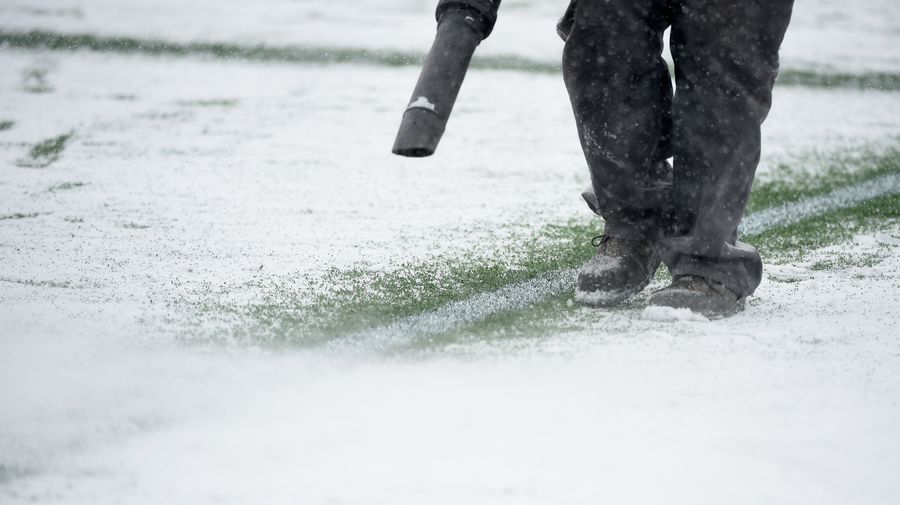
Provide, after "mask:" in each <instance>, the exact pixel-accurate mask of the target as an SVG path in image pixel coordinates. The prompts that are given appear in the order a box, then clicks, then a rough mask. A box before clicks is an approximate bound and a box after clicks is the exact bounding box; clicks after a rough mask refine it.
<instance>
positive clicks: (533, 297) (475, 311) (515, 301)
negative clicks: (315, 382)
mask: <svg viewBox="0 0 900 505" xmlns="http://www.w3.org/2000/svg"><path fill="white" fill-rule="evenodd" d="M895 193H900V174H889V175H885V176H882V177H878V178H876V179H872V180H869V181H865V182H862V183H859V184H856V185H853V186H849V187H844V188H840V189H836V190H834V191H832V192H831V193H828V194H824V195H820V196H815V197H812V198H809V199H806V200H802V201H799V202H792V203H788V204H784V205H781V206H778V207H775V208H772V209H766V210H763V211H760V212H756V213H753V214H751V215H749V216H747V218H746V219H745V220H744V223H743V224H742V226H741V230H742V233H744V234H746V235H755V234H759V233H763V232H766V231H768V230H771V229H773V228H777V227H780V226H785V225H789V224H793V223H797V222H800V221H803V220H805V219H809V218H812V217H815V216H819V215H822V214H825V213H827V212H831V211H834V210H838V209H842V208H846V207H850V206H853V205H856V204H858V203H862V202H864V201H866V200H870V199H873V198H878V197H881V196H887V195H891V194H895ZM576 273H577V269H575V268H570V269H564V270H556V271H553V272H547V273H545V274H543V275H540V276H539V277H536V278H534V279H530V280H527V281H523V282H518V283H514V284H510V285H508V286H503V287H501V288H500V289H497V290H496V291H491V292H487V293H480V294H477V295H475V296H471V297H469V298H466V299H465V300H460V301H457V302H452V303H448V304H446V305H443V306H441V307H438V308H437V309H434V310H431V311H428V312H425V313H423V314H418V315H415V316H409V317H405V318H402V319H400V320H398V321H396V322H393V323H391V324H387V325H384V326H379V327H375V328H371V329H369V330H364V331H360V332H357V333H353V334H350V335H347V336H345V337H343V338H338V339H335V340H332V341H330V342H329V343H328V344H327V346H326V347H327V348H328V349H333V350H335V351H338V350H339V351H342V352H347V351H350V352H372V351H375V352H378V351H386V350H390V349H392V348H393V349H395V348H402V347H404V346H406V345H409V344H410V343H412V342H413V341H414V340H415V339H417V338H421V337H423V336H426V337H427V336H431V335H439V334H442V333H445V332H448V331H453V330H458V329H460V328H463V327H465V326H467V325H469V324H472V323H476V322H479V321H483V320H485V319H487V318H489V317H491V316H494V315H497V314H501V313H504V312H509V311H513V310H518V309H523V308H525V307H528V306H529V305H532V304H534V303H537V302H540V301H543V300H546V299H548V298H550V297H553V296H558V295H560V294H563V293H565V292H567V291H569V290H571V289H572V286H573V285H574V283H575V277H576Z"/></svg>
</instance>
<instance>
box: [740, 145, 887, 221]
mask: <svg viewBox="0 0 900 505" xmlns="http://www.w3.org/2000/svg"><path fill="white" fill-rule="evenodd" d="M894 141H895V143H896V144H897V145H900V138H895V139H894ZM823 159H825V160H827V161H826V164H825V166H824V167H822V160H823ZM806 162H808V164H809V165H810V166H814V167H821V168H817V169H816V172H815V174H812V173H810V171H809V170H805V169H803V168H801V167H798V166H797V165H802V164H804V163H806ZM792 163H793V164H792V165H788V164H780V165H778V166H777V167H775V168H774V169H773V170H772V172H771V176H770V178H769V180H767V181H765V182H759V181H757V182H756V183H754V185H753V192H752V193H751V195H750V201H749V202H748V203H747V211H746V212H747V213H748V214H752V213H753V212H757V211H760V210H762V209H765V208H769V207H774V206H776V205H781V204H784V203H787V202H796V201H799V200H802V199H804V198H810V197H813V196H817V195H822V194H825V193H829V192H831V191H834V190H835V189H837V188H840V187H844V186H849V185H852V184H856V183H859V182H863V181H867V180H871V179H875V178H877V177H880V176H883V175H887V174H891V173H900V148H898V147H895V146H889V147H886V148H881V149H875V148H872V147H863V148H860V149H855V150H847V151H844V152H840V153H831V154H828V155H825V154H822V153H816V152H811V153H807V154H806V155H804V156H802V157H800V158H799V159H797V160H795V161H793V162H792Z"/></svg>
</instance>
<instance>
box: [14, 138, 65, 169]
mask: <svg viewBox="0 0 900 505" xmlns="http://www.w3.org/2000/svg"><path fill="white" fill-rule="evenodd" d="M73 134H74V132H69V133H64V134H62V135H59V136H56V137H53V138H49V139H47V140H43V141H41V142H38V143H37V144H35V145H34V146H32V147H31V150H29V152H28V158H27V159H23V160H19V162H18V165H19V166H20V167H27V168H45V167H47V166H50V165H51V164H52V163H54V162H56V161H57V160H59V158H60V156H62V153H63V151H65V149H66V144H67V143H68V142H69V140H70V139H71V138H72V135H73Z"/></svg>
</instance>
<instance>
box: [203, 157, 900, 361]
mask: <svg viewBox="0 0 900 505" xmlns="http://www.w3.org/2000/svg"><path fill="white" fill-rule="evenodd" d="M898 157H900V150H898V149H896V148H893V147H891V148H887V149H884V150H882V151H881V152H875V151H873V150H871V149H862V150H858V151H857V152H853V153H850V152H847V153H842V154H840V155H838V156H834V155H833V156H832V159H833V162H834V165H833V166H830V167H829V168H828V169H826V170H824V171H823V172H822V173H820V174H817V175H811V174H809V173H804V172H800V171H793V170H790V169H788V168H787V167H783V168H782V169H781V170H780V171H777V172H776V176H775V177H774V178H773V179H772V180H770V181H768V182H766V183H764V184H760V185H758V186H757V187H756V188H754V191H753V194H752V195H751V203H750V208H752V209H754V210H753V212H760V211H764V210H766V209H770V208H772V207H775V206H781V205H784V204H787V203H791V202H800V201H807V200H808V199H810V198H812V197H816V196H818V195H826V194H831V192H832V191H834V190H836V189H840V188H846V187H850V186H856V185H859V184H861V183H864V182H866V181H870V180H875V179H876V178H881V177H884V176H889V175H896V174H900V163H898ZM801 174H802V175H801ZM823 209H824V208H823ZM823 212H825V213H824V214H821V215H816V216H811V217H809V218H806V219H803V220H801V221H799V222H796V223H792V224H788V225H781V226H777V227H771V228H768V229H765V231H763V232H761V233H757V234H755V235H748V236H745V237H744V240H746V241H747V242H749V243H752V244H754V245H756V246H757V247H758V249H759V250H760V252H761V254H762V255H763V258H764V261H766V262H783V261H794V260H797V259H802V257H803V254H804V252H805V251H809V250H812V249H817V248H821V247H823V246H826V245H830V244H836V243H841V242H844V241H847V240H849V239H850V238H852V236H853V235H854V234H857V233H861V232H864V231H868V230H871V229H874V228H875V227H877V226H878V225H879V223H884V222H886V221H889V220H893V219H898V218H900V194H888V195H886V196H881V197H873V198H870V199H868V200H864V201H861V202H857V203H854V204H850V205H849V207H847V208H841V209H836V210H823ZM601 227H602V225H601V224H600V222H599V221H598V220H597V219H573V220H572V221H570V222H567V223H562V224H548V225H545V226H543V227H541V228H540V229H538V230H535V232H534V235H533V236H532V237H531V238H530V239H523V240H521V241H517V242H516V246H515V248H513V249H510V250H509V251H504V256H503V257H502V258H497V257H480V256H475V255H470V256H464V257H438V258H433V259H430V260H427V261H419V262H412V263H407V264H402V265H399V266H397V267H396V268H394V269H391V270H390V271H386V272H385V271H376V270H371V269H367V268H363V267H360V268H356V269H353V270H350V271H346V270H338V269H333V270H330V271H328V272H327V273H326V274H325V275H323V276H321V277H317V278H310V277H306V276H299V275H298V276H295V277H287V278H281V279H277V280H274V281H269V283H268V284H266V285H258V284H256V285H246V286H240V287H238V288H236V290H235V291H237V292H247V291H256V292H259V291H262V292H264V293H265V295H264V298H263V299H262V300H260V301H258V302H254V303H248V304H234V303H228V302H223V301H212V302H207V303H205V304H204V305H203V306H202V307H201V315H205V316H208V317H209V318H219V319H223V320H228V321H231V323H227V324H225V325H224V326H226V327H228V330H229V331H228V332H227V338H228V339H229V340H237V341H239V342H250V343H253V344H266V345H288V346H310V345H312V346H314V345H318V344H322V343H325V342H329V341H332V340H333V339H336V338H338V337H344V336H346V335H348V334H355V333H358V332H365V331H368V330H370V329H372V328H378V327H383V326H384V325H389V324H392V323H394V322H396V321H399V320H402V319H403V318H407V317H419V316H420V315H422V314H428V313H429V312H431V311H434V310H435V309H438V308H439V307H446V306H447V305H448V304H452V303H454V302H459V301H461V300H469V299H471V298H472V297H477V296H479V295H480V294H482V293H494V292H497V290H498V289H500V288H502V287H506V286H510V285H514V284H516V283H521V282H525V281H530V280H532V279H537V278H540V277H541V276H545V275H548V274H550V273H559V272H563V271H570V270H571V269H573V268H576V267H578V266H579V265H581V264H582V263H583V262H584V261H586V260H587V259H588V258H589V257H590V256H591V255H592V254H593V251H594V248H593V247H592V246H591V244H590V239H591V237H592V236H593V235H596V234H597V231H598V230H599V229H601ZM663 270H664V269H663ZM658 275H659V276H660V277H659V278H658V279H657V281H656V282H661V281H663V280H664V277H665V276H666V274H665V273H664V272H661V273H660V274H658ZM221 295H222V296H221V297H220V298H218V300H224V299H225V298H226V297H227V295H228V293H227V292H226V293H221ZM570 299H571V293H570V292H568V291H565V292H555V291H553V292H549V293H548V294H547V295H546V296H543V297H542V298H540V300H539V301H537V302H536V303H533V304H530V305H529V306H528V307H527V309H522V310H505V309H504V310H499V311H496V312H491V313H489V314H488V316H487V317H485V318H481V319H479V320H477V321H474V322H471V323H469V322H467V323H465V324H463V325H461V326H459V327H457V328H451V329H450V330H448V331H447V332H444V333H440V332H438V334H435V333H434V332H432V334H431V335H423V336H422V338H420V339H413V340H412V341H409V342H407V343H406V344H400V345H401V346H407V347H413V348H416V347H428V346H433V345H447V344H449V343H453V342H458V341H461V340H467V341H468V340H469V339H472V338H475V339H477V338H485V335H489V336H492V338H493V337H496V338H502V337H503V336H504V335H520V334H522V329H523V328H528V329H529V334H531V335H535V334H537V335H540V334H541V333H542V332H545V331H546V332H549V331H559V330H560V326H559V325H560V324H566V323H565V322H564V318H559V317H556V318H554V317H551V316H552V315H553V314H564V313H567V312H569V313H571V312H572V310H571V309H569V307H570V305H569V302H570ZM626 308H627V307H626ZM461 310H465V309H461ZM623 310H624V309H623ZM234 321H239V323H238V324H234ZM561 321H563V322H562V323H561ZM542 328H543V330H542ZM222 336H223V335H222V333H221V332H220V333H218V335H217V336H216V337H214V338H221V337H222ZM407 340H408V339H407Z"/></svg>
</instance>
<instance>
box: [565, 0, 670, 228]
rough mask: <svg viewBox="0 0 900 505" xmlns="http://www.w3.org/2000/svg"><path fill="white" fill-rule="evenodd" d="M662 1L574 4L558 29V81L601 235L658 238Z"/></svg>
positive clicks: (664, 72) (663, 136)
mask: <svg viewBox="0 0 900 505" xmlns="http://www.w3.org/2000/svg"><path fill="white" fill-rule="evenodd" d="M667 3H668V1H667V0H608V1H594V0H578V1H576V2H573V4H572V5H570V7H569V10H568V11H567V15H566V16H565V17H564V18H563V21H562V22H561V23H560V35H562V36H563V37H564V38H565V40H566V45H565V49H564V51H563V74H564V77H565V82H566V87H567V89H568V92H569V97H570V99H571V102H572V109H573V110H574V113H575V119H576V123H577V126H578V133H579V137H580V139H581V145H582V148H583V150H584V155H585V158H586V159H587V162H588V166H589V168H590V171H591V182H592V190H593V191H592V193H593V194H591V192H588V193H587V194H586V195H585V199H586V200H588V203H589V205H590V206H591V208H592V210H594V211H595V212H597V213H598V214H600V215H601V216H603V218H604V219H605V220H606V223H607V224H606V226H607V227H606V234H607V235H610V236H613V237H617V238H626V239H642V238H647V237H653V238H655V235H656V234H657V231H658V216H659V211H660V208H661V207H662V205H663V203H664V202H665V201H666V200H667V199H668V194H667V193H668V189H669V188H668V177H669V175H670V174H668V173H667V170H665V167H666V164H665V160H666V159H667V158H669V157H670V156H671V147H670V136H671V100H672V84H671V77H670V75H669V70H668V67H667V65H666V63H665V61H664V60H663V59H662V55H661V54H662V47H663V43H662V36H663V32H664V30H665V29H666V27H667V26H668V24H669V21H668V9H667V8H666V4H667Z"/></svg>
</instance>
